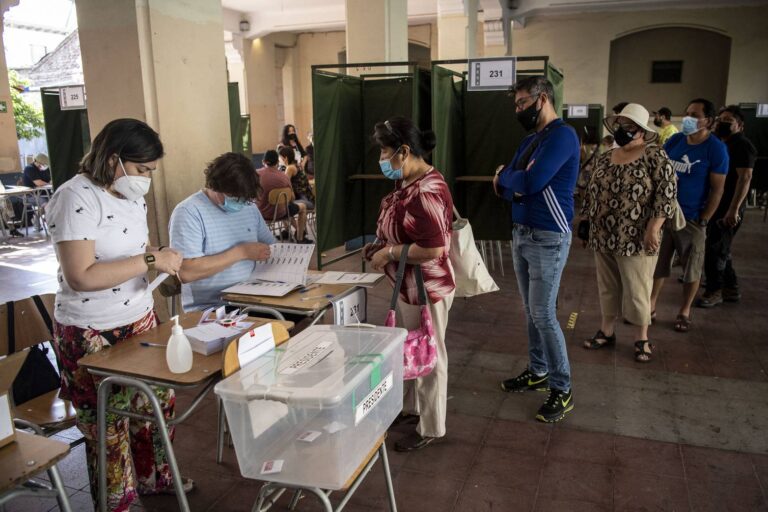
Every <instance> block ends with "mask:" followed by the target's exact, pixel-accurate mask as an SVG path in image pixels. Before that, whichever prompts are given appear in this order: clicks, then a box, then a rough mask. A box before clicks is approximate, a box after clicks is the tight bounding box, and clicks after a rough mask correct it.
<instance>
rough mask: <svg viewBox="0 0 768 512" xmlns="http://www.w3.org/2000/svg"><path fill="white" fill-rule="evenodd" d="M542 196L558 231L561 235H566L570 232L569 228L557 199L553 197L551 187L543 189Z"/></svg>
mask: <svg viewBox="0 0 768 512" xmlns="http://www.w3.org/2000/svg"><path fill="white" fill-rule="evenodd" d="M542 194H543V196H544V201H545V202H546V203H547V208H549V213H550V214H552V218H554V219H555V222H556V223H557V226H558V227H559V228H560V230H561V231H562V232H563V233H568V232H569V231H571V227H570V226H569V225H568V221H567V220H566V217H565V213H563V209H562V208H560V203H558V202H557V197H555V193H554V192H553V191H552V187H547V188H545V189H544V190H543V191H542Z"/></svg>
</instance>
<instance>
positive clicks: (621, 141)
mask: <svg viewBox="0 0 768 512" xmlns="http://www.w3.org/2000/svg"><path fill="white" fill-rule="evenodd" d="M634 138H635V134H634V133H630V132H628V131H627V130H625V129H624V128H622V127H621V126H619V127H618V128H616V131H614V132H613V140H615V141H616V144H618V145H619V146H626V145H627V144H629V143H630V142H632V140H634Z"/></svg>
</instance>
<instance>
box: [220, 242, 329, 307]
mask: <svg viewBox="0 0 768 512" xmlns="http://www.w3.org/2000/svg"><path fill="white" fill-rule="evenodd" d="M269 249H270V257H269V259H267V260H265V261H257V262H255V263H254V266H253V272H252V273H251V276H250V277H249V278H248V280H247V281H246V282H244V283H239V284H236V285H235V286H230V287H229V288H226V289H225V290H223V293H240V294H243V295H265V296H268V297H282V296H283V295H286V294H288V293H290V292H291V291H292V290H294V289H296V288H298V287H300V286H306V285H307V284H308V281H307V280H308V277H307V269H308V268H309V261H310V259H311V258H312V252H313V251H314V250H315V246H314V244H272V245H270V246H269Z"/></svg>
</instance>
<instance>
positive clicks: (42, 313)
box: [32, 295, 53, 339]
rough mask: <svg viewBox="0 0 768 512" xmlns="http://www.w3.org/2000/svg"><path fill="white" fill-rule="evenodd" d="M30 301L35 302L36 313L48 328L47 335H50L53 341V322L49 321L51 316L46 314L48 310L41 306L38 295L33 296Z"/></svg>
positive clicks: (43, 305) (41, 302) (41, 301)
mask: <svg viewBox="0 0 768 512" xmlns="http://www.w3.org/2000/svg"><path fill="white" fill-rule="evenodd" d="M32 300H33V301H35V306H37V311H38V312H39V313H40V316H41V317H43V322H45V326H46V327H47V328H48V333H49V334H50V335H51V339H53V322H52V321H51V315H49V314H48V310H47V309H46V308H45V304H43V299H41V298H40V296H39V295H33V296H32Z"/></svg>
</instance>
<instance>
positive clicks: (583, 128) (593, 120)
mask: <svg viewBox="0 0 768 512" xmlns="http://www.w3.org/2000/svg"><path fill="white" fill-rule="evenodd" d="M560 117H562V118H563V120H564V121H565V122H566V123H568V124H569V125H571V126H573V128H574V129H575V130H576V134H577V135H578V136H579V140H582V141H584V142H585V143H586V144H599V143H600V140H601V139H602V138H603V117H604V115H603V106H602V105H589V110H588V111H587V117H583V118H576V119H570V118H569V117H568V105H564V106H563V108H562V111H561V116H560Z"/></svg>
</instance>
